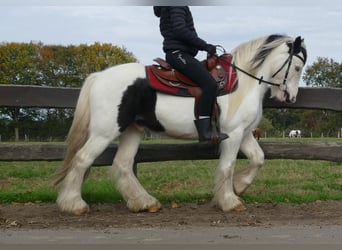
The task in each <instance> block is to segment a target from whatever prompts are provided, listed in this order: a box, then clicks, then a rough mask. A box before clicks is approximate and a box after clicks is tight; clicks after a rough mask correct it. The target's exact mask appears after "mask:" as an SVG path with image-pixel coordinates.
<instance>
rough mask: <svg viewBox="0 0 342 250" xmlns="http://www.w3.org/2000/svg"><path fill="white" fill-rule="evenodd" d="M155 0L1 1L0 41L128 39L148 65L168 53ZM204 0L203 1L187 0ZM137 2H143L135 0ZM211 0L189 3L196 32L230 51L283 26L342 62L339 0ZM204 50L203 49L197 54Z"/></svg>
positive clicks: (312, 56)
mask: <svg viewBox="0 0 342 250" xmlns="http://www.w3.org/2000/svg"><path fill="white" fill-rule="evenodd" d="M155 2H156V1H149V0H146V1H131V0H125V1H123V0H122V1H110V0H102V1H101V0H97V1H95V0H94V1H92V0H88V1H87V0H83V1H77V0H74V1H73V0H69V1H63V0H60V1H49V0H44V1H43V0H31V1H30V0H0V13H1V14H0V42H30V41H41V42H43V43H44V44H62V45H69V44H75V45H78V44H80V43H87V44H92V43H94V42H101V43H112V44H114V45H118V46H120V47H122V46H124V47H125V48H126V49H127V50H128V51H130V52H132V53H133V54H134V55H135V57H136V58H137V59H138V60H139V61H140V62H141V63H143V64H151V63H152V59H153V58H155V57H163V56H164V54H163V52H162V49H161V46H162V37H161V35H160V33H159V27H158V24H159V20H158V18H156V17H155V16H154V14H153V10H152V6H146V5H147V4H155ZM201 2H205V1H199V2H198V1H197V2H196V1H184V0H183V1H182V3H186V4H189V3H190V4H191V3H194V4H196V3H201ZM298 2H300V3H298ZM138 3H139V4H140V5H145V6H134V5H136V4H138ZM172 3H173V4H174V3H177V0H174V1H172ZM207 3H208V4H209V3H210V4H211V5H213V4H216V5H219V6H191V10H192V13H193V16H194V20H195V26H196V29H197V32H198V34H199V36H200V37H201V38H202V39H204V40H206V41H207V42H209V43H212V44H220V45H222V46H224V47H225V48H226V50H227V51H230V50H231V49H233V48H234V47H236V46H237V45H239V44H240V43H242V42H245V41H248V40H251V39H254V38H258V37H261V36H265V35H269V34H273V33H278V34H287V35H290V36H297V35H301V36H302V37H304V38H305V43H306V45H307V49H308V55H309V59H308V64H309V65H310V64H312V63H313V62H314V61H315V60H316V59H317V57H319V56H321V57H328V58H332V59H334V60H335V61H338V62H341V61H342V32H341V30H342V1H341V0H327V1H322V0H319V1H316V0H311V1H306V0H302V1H299V0H298V1H292V0H287V1H267V0H265V1H258V0H254V1H248V0H246V1H242V0H240V1H229V0H227V1H220V0H216V1H208V2H207ZM223 3H224V4H223ZM124 5H129V6H124ZM197 5H200V4H197ZM204 56H205V55H204V53H202V54H200V55H199V58H201V57H204Z"/></svg>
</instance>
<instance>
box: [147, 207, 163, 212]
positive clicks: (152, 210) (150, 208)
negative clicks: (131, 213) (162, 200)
mask: <svg viewBox="0 0 342 250" xmlns="http://www.w3.org/2000/svg"><path fill="white" fill-rule="evenodd" d="M160 209H161V208H160V206H157V205H154V206H152V207H149V208H148V209H147V212H149V213H156V212H158V211H159V210H160Z"/></svg>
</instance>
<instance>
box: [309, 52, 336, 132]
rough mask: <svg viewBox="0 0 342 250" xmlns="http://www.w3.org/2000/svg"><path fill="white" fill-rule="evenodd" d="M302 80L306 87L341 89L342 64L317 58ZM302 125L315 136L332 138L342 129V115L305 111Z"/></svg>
mask: <svg viewBox="0 0 342 250" xmlns="http://www.w3.org/2000/svg"><path fill="white" fill-rule="evenodd" d="M303 80H304V81H305V82H306V85H307V86H312V87H330V88H333V87H334V88H341V87H342V63H338V62H335V61H334V60H333V59H328V58H323V57H318V58H317V61H316V62H314V63H313V64H312V65H311V66H308V67H307V69H306V71H305V73H304V75H303ZM302 123H304V124H306V125H307V126H308V127H309V128H310V130H311V132H312V133H314V134H315V135H320V134H321V133H323V134H325V135H326V136H334V135H336V134H337V133H338V131H340V129H341V127H342V114H341V112H334V111H326V110H315V111H306V112H305V114H304V117H303V120H302Z"/></svg>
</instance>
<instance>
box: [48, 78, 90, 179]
mask: <svg viewBox="0 0 342 250" xmlns="http://www.w3.org/2000/svg"><path fill="white" fill-rule="evenodd" d="M95 77H96V76H95V74H92V75H90V76H89V77H88V78H87V79H86V81H85V83H84V85H83V87H82V89H81V92H80V95H79V97H78V101H77V105H76V109H75V113H74V119H73V122H72V125H71V128H70V130H69V134H68V138H67V148H66V152H65V156H64V161H63V164H62V166H61V168H60V169H59V170H58V171H57V172H56V173H55V175H54V178H53V185H57V184H59V183H60V182H61V181H63V179H64V178H65V176H66V175H67V174H68V172H69V171H70V170H71V169H72V168H73V166H74V158H75V155H76V153H77V152H78V151H79V150H80V148H81V147H83V145H84V144H85V143H86V141H87V139H88V127H89V121H90V111H89V93H90V89H91V86H92V85H93V83H94V81H95Z"/></svg>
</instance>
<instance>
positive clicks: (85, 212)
mask: <svg viewBox="0 0 342 250" xmlns="http://www.w3.org/2000/svg"><path fill="white" fill-rule="evenodd" d="M89 211H90V209H89V206H86V207H85V208H82V209H78V210H75V211H72V214H74V215H82V214H87V213H89Z"/></svg>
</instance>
